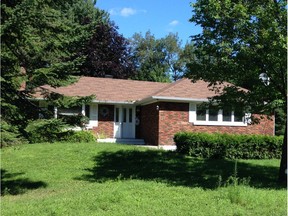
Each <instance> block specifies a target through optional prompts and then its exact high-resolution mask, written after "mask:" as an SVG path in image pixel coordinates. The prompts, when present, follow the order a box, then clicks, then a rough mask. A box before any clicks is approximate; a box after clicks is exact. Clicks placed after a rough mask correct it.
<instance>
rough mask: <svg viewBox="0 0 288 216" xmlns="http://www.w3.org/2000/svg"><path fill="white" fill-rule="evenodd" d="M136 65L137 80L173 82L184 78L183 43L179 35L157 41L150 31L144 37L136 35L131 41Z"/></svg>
mask: <svg viewBox="0 0 288 216" xmlns="http://www.w3.org/2000/svg"><path fill="white" fill-rule="evenodd" d="M130 43H131V47H132V55H133V57H134V63H135V65H136V76H135V79H139V80H147V81H154V82H171V80H177V79H179V78H180V77H181V76H182V68H183V65H184V63H183V62H181V61H180V60H179V59H180V52H181V46H180V45H181V41H180V40H179V38H178V36H177V34H172V33H171V34H169V35H167V36H166V37H164V38H160V39H156V38H155V36H154V35H153V34H151V32H150V31H148V32H146V34H145V36H144V37H143V36H142V35H141V34H139V33H136V34H134V35H133V37H132V38H131V40H130Z"/></svg>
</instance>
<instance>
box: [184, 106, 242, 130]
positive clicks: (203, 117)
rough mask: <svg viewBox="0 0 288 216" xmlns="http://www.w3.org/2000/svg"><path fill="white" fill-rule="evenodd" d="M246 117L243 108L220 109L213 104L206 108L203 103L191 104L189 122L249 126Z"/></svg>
mask: <svg viewBox="0 0 288 216" xmlns="http://www.w3.org/2000/svg"><path fill="white" fill-rule="evenodd" d="M245 115H246V114H245ZM244 119H245V118H244V113H243V110H241V109H237V110H232V109H231V107H224V108H223V109H220V110H219V109H217V107H213V106H211V107H210V108H209V109H206V108H205V107H204V106H203V105H201V104H195V103H190V105H189V122H191V123H193V124H194V125H219V126H247V122H244Z"/></svg>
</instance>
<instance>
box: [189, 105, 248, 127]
mask: <svg viewBox="0 0 288 216" xmlns="http://www.w3.org/2000/svg"><path fill="white" fill-rule="evenodd" d="M198 104H199V103H198ZM231 115H232V116H231V121H223V111H222V110H219V111H218V121H209V110H208V109H207V110H206V120H205V121H199V120H198V121H197V103H189V122H190V123H193V125H207V126H210V125H211V126H237V127H245V126H247V121H246V120H245V119H246V117H248V116H251V114H249V113H245V116H243V121H242V122H235V121H234V111H232V113H231Z"/></svg>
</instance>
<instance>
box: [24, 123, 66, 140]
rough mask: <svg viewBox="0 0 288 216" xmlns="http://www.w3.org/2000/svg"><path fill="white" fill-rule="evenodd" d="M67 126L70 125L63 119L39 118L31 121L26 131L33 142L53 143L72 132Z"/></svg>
mask: <svg viewBox="0 0 288 216" xmlns="http://www.w3.org/2000/svg"><path fill="white" fill-rule="evenodd" d="M67 128H69V125H67V124H65V123H64V122H63V121H62V120H61V119H38V120H35V121H30V122H29V124H28V125H27V127H26V129H25V131H26V132H27V133H28V140H29V141H30V142H31V143H41V142H50V143H52V142H57V141H60V140H61V139H62V137H63V136H65V134H68V133H70V132H69V131H67V130H66V129H67Z"/></svg>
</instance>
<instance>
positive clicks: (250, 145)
mask: <svg viewBox="0 0 288 216" xmlns="http://www.w3.org/2000/svg"><path fill="white" fill-rule="evenodd" d="M174 142H175V143H176V146H177V152H179V153H182V154H185V155H188V156H193V157H201V158H227V159H270V158H280V157H281V151H282V144H283V136H264V135H240V134H239V135H237V134H220V133H215V134H208V133H192V132H179V133H177V134H175V136H174Z"/></svg>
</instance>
